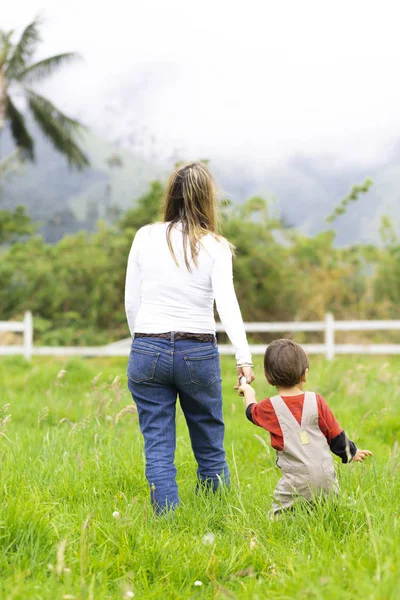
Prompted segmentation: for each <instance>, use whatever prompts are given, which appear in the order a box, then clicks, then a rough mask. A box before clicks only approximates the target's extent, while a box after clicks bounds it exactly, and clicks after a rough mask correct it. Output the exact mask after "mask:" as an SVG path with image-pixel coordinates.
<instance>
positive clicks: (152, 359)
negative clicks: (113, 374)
mask: <svg viewBox="0 0 400 600" xmlns="http://www.w3.org/2000/svg"><path fill="white" fill-rule="evenodd" d="M159 356H160V353H159V352H151V351H149V350H142V349H140V350H139V349H137V348H132V350H131V354H130V356H129V363H128V377H129V378H130V379H132V381H134V382H135V383H143V382H145V381H151V380H152V379H154V373H155V370H156V366H157V361H158V357H159Z"/></svg>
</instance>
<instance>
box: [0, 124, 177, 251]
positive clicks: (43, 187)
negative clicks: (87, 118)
mask: <svg viewBox="0 0 400 600" xmlns="http://www.w3.org/2000/svg"><path fill="white" fill-rule="evenodd" d="M29 127H30V129H31V130H32V131H33V133H34V138H35V143H36V156H37V162H36V164H29V163H25V164H23V165H21V166H20V167H19V168H18V170H17V172H16V173H15V174H13V175H12V176H10V177H8V178H7V179H6V180H5V181H4V180H2V182H1V188H0V207H2V208H9V209H11V208H14V207H15V206H17V205H18V204H24V205H25V206H26V208H27V212H28V213H29V214H30V215H31V217H32V218H33V219H34V220H35V221H40V222H41V227H40V231H41V233H42V234H43V235H44V237H45V238H46V240H47V241H50V242H55V241H57V240H58V239H60V238H61V237H63V235H65V234H66V233H72V232H75V231H79V230H81V229H87V230H89V231H91V230H93V229H94V228H95V226H96V222H97V221H98V219H100V218H107V216H109V217H111V216H113V215H115V214H116V212H117V211H118V209H126V208H127V207H128V206H131V205H132V203H133V201H134V199H135V198H137V197H138V196H140V195H141V194H143V193H144V192H145V191H146V190H147V188H148V185H149V183H150V181H152V180H154V179H157V178H159V177H164V176H165V174H166V172H167V169H166V168H165V166H163V165H161V164H156V163H154V162H150V161H147V160H146V159H143V158H141V157H139V156H135V155H133V154H132V153H131V152H129V151H127V150H124V149H120V148H117V147H116V146H115V145H113V144H112V143H110V142H107V141H106V140H104V139H102V138H100V137H98V136H96V135H94V134H93V133H91V132H87V133H84V134H83V136H82V139H81V145H82V147H83V148H84V150H85V152H86V153H87V154H88V156H89V158H90V163H91V166H90V168H88V169H85V170H84V171H82V172H78V171H76V170H74V171H71V170H69V168H68V165H67V163H66V160H65V159H64V157H63V156H61V155H60V154H59V153H57V152H55V151H54V150H53V148H52V146H51V145H50V144H49V143H48V142H47V140H45V139H44V138H43V136H42V135H41V133H40V132H39V131H38V130H37V128H36V126H35V125H34V124H33V123H30V124H29ZM12 148H13V146H12V143H11V139H10V136H9V134H8V132H7V131H6V132H5V134H4V138H2V145H1V149H2V154H1V155H2V156H6V155H7V154H8V153H9V152H11V150H12Z"/></svg>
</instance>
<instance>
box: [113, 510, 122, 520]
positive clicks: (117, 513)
mask: <svg viewBox="0 0 400 600" xmlns="http://www.w3.org/2000/svg"><path fill="white" fill-rule="evenodd" d="M112 516H113V517H114V519H119V517H120V514H119V512H118V511H117V510H114V512H113V515H112Z"/></svg>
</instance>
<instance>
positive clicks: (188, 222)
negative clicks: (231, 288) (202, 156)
mask: <svg viewBox="0 0 400 600" xmlns="http://www.w3.org/2000/svg"><path fill="white" fill-rule="evenodd" d="M164 222H168V223H169V225H168V228H167V242H168V247H169V249H170V252H171V254H172V256H173V258H174V260H175V262H176V264H178V261H177V258H176V256H175V252H174V249H173V247H172V242H171V232H172V229H173V227H174V226H175V225H177V224H178V223H180V224H181V226H182V233H183V250H184V256H185V264H186V267H187V269H188V270H189V271H191V266H190V262H191V260H192V261H193V263H194V265H195V266H196V267H197V266H198V262H197V256H198V253H199V250H200V241H201V238H202V237H203V236H204V235H206V234H207V233H211V234H213V235H214V236H215V238H218V239H221V237H220V236H219V235H218V233H217V211H216V198H215V186H214V182H213V179H212V176H211V173H210V171H209V170H208V168H207V167H206V165H204V164H203V163H200V162H196V163H189V164H187V165H184V166H183V167H179V168H177V169H176V170H175V171H174V172H173V173H172V175H171V177H170V178H169V181H168V185H167V189H166V192H165V198H164ZM188 247H189V250H190V252H188Z"/></svg>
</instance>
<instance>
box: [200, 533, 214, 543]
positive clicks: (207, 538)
mask: <svg viewBox="0 0 400 600" xmlns="http://www.w3.org/2000/svg"><path fill="white" fill-rule="evenodd" d="M214 542H215V535H214V534H213V533H211V532H208V533H206V534H205V535H204V537H203V544H204V545H205V546H212V545H213V544H214Z"/></svg>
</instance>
